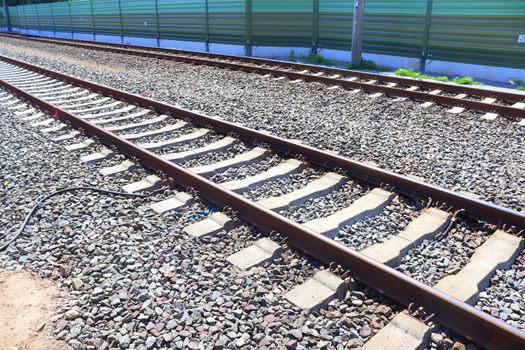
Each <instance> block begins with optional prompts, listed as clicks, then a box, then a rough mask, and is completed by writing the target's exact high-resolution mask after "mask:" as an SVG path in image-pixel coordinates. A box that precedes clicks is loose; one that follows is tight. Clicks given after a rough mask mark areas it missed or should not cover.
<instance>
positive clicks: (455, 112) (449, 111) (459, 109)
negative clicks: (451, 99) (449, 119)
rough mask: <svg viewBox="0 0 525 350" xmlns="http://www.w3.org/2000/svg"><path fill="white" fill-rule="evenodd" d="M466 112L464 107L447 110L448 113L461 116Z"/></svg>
mask: <svg viewBox="0 0 525 350" xmlns="http://www.w3.org/2000/svg"><path fill="white" fill-rule="evenodd" d="M464 110H465V108H463V107H452V108H451V109H449V110H447V112H448V113H452V114H459V113H462V112H463V111H464Z"/></svg>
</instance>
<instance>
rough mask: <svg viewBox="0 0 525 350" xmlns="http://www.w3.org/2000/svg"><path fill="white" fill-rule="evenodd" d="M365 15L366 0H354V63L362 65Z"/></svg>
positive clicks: (357, 65)
mask: <svg viewBox="0 0 525 350" xmlns="http://www.w3.org/2000/svg"><path fill="white" fill-rule="evenodd" d="M364 15H365V0H354V22H353V26H352V64H353V65H354V66H356V67H359V66H360V65H361V59H362V57H361V53H362V50H363V19H364Z"/></svg>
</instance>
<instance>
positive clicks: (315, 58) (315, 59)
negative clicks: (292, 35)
mask: <svg viewBox="0 0 525 350" xmlns="http://www.w3.org/2000/svg"><path fill="white" fill-rule="evenodd" d="M306 59H307V60H308V61H310V62H312V63H316V64H331V62H330V61H329V60H327V59H326V58H325V57H324V56H323V55H320V54H318V53H310V54H309V55H308V56H306Z"/></svg>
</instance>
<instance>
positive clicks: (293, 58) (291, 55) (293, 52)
mask: <svg viewBox="0 0 525 350" xmlns="http://www.w3.org/2000/svg"><path fill="white" fill-rule="evenodd" d="M290 61H295V50H290Z"/></svg>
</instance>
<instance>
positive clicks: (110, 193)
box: [0, 186, 165, 252]
mask: <svg viewBox="0 0 525 350" xmlns="http://www.w3.org/2000/svg"><path fill="white" fill-rule="evenodd" d="M164 190H165V188H162V189H159V190H156V191H153V192H150V193H126V192H118V191H110V190H105V189H103V188H95V187H87V186H80V187H68V188H63V189H61V190H58V191H55V192H52V193H48V194H44V195H42V196H41V197H40V198H39V199H38V200H37V202H36V203H35V205H33V207H32V208H31V210H30V211H29V213H28V214H27V215H26V217H25V219H24V222H23V223H22V225H21V226H20V228H19V229H18V231H17V232H16V233H15V235H14V236H13V237H12V238H11V239H10V240H9V241H7V242H6V243H4V244H3V245H1V246H0V252H1V251H4V250H5V249H6V248H7V247H9V245H10V244H12V243H14V242H16V240H17V239H18V237H20V235H21V234H22V232H24V229H25V228H26V226H27V224H28V223H29V220H30V219H31V217H32V216H33V214H34V213H35V212H36V210H37V209H39V208H40V207H41V205H42V204H43V203H44V202H45V201H46V200H48V199H49V198H51V197H54V196H58V195H59V194H63V193H66V192H75V191H91V192H97V193H101V194H105V195H108V196H121V197H141V198H144V197H149V196H152V195H153V194H156V193H158V192H162V191H164Z"/></svg>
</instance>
